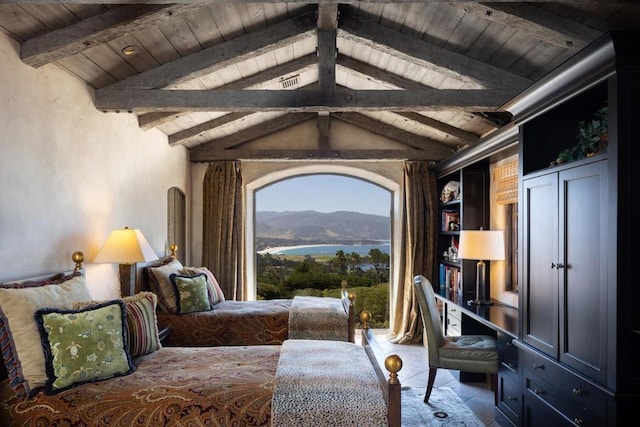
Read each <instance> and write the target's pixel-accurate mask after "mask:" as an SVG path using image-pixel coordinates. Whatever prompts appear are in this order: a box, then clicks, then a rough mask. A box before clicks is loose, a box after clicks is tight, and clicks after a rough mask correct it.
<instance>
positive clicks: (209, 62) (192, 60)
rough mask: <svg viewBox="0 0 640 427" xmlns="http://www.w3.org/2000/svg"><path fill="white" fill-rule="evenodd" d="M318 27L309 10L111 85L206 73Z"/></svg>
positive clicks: (160, 84)
mask: <svg viewBox="0 0 640 427" xmlns="http://www.w3.org/2000/svg"><path fill="white" fill-rule="evenodd" d="M316 31H317V30H316V23H315V20H314V16H313V14H312V13H305V14H302V15H299V16H296V17H295V18H292V19H289V20H286V21H283V22H279V23H277V24H274V25H270V26H268V27H264V28H262V29H260V30H257V31H253V32H251V33H249V34H246V35H243V36H239V37H236V38H234V39H231V40H229V41H228V42H226V43H221V44H219V45H215V46H212V47H210V48H208V49H204V50H202V51H199V52H196V53H194V54H192V55H189V56H186V57H183V58H180V59H177V60H175V61H172V62H169V63H167V64H164V65H161V66H159V67H156V68H153V69H151V70H149V71H145V72H143V73H140V74H137V75H135V76H131V77H128V78H126V79H124V80H121V81H119V82H117V83H114V84H112V85H110V86H108V87H107V88H109V89H116V88H118V89H152V88H164V87H167V86H169V85H171V84H178V83H182V82H186V81H189V80H192V79H196V78H199V77H203V76H205V75H207V74H210V73H213V72H215V71H216V70H220V69H223V68H225V67H229V66H231V65H233V64H238V63H241V62H243V61H245V60H247V59H249V58H255V57H256V56H259V55H261V54H263V53H265V52H269V51H273V50H275V49H278V48H279V47H281V46H283V45H286V44H291V43H295V42H296V41H298V40H304V39H307V38H309V37H314V36H315V34H316Z"/></svg>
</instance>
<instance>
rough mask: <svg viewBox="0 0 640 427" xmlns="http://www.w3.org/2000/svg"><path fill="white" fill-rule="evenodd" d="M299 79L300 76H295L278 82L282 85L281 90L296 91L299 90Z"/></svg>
mask: <svg viewBox="0 0 640 427" xmlns="http://www.w3.org/2000/svg"><path fill="white" fill-rule="evenodd" d="M299 79H300V74H296V75H295V76H291V77H287V78H286V79H282V80H280V84H281V85H282V89H292V88H295V89H298V88H299V83H300V82H299Z"/></svg>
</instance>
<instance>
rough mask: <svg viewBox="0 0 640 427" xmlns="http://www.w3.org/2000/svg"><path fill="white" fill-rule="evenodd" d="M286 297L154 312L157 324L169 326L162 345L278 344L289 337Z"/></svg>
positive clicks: (288, 304) (287, 301)
mask: <svg viewBox="0 0 640 427" xmlns="http://www.w3.org/2000/svg"><path fill="white" fill-rule="evenodd" d="M291 301H292V300H290V299H275V300H261V301H230V300H228V301H222V302H219V303H218V304H216V305H215V306H214V308H213V309H212V310H209V311H204V312H199V313H189V314H168V313H165V312H162V311H159V312H158V324H159V325H160V327H163V326H165V325H170V332H169V336H168V337H167V339H166V341H165V342H164V345H166V346H181V347H209V346H229V345H271V344H282V342H283V341H284V340H285V339H287V338H288V336H289V311H290V309H291Z"/></svg>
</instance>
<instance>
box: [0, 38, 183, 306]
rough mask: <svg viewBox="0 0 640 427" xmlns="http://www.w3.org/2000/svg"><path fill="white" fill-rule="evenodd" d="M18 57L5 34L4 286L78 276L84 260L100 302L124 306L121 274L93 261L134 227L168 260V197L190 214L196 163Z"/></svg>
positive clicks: (1, 42)
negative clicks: (113, 236) (175, 195)
mask: <svg viewBox="0 0 640 427" xmlns="http://www.w3.org/2000/svg"><path fill="white" fill-rule="evenodd" d="M18 50H19V47H18V44H17V43H15V42H14V41H13V40H11V39H9V38H7V37H6V36H5V35H3V34H1V33H0V58H2V63H0V82H2V83H0V150H1V151H0V201H1V206H0V265H2V266H3V267H2V268H1V269H0V282H1V281H8V280H12V279H18V278H23V277H31V276H34V275H41V274H47V273H50V272H55V271H61V270H69V269H71V268H72V267H73V264H72V262H71V254H72V253H73V252H74V251H76V250H81V251H83V252H84V253H85V257H86V261H85V269H86V271H87V282H88V284H89V287H90V288H91V291H92V294H93V296H94V297H96V298H106V297H115V296H117V295H118V294H119V284H118V279H117V266H115V265H111V264H106V265H99V264H92V263H90V262H89V261H91V260H92V259H93V257H94V256H95V255H96V253H97V251H98V250H99V249H100V247H101V245H102V243H103V242H104V240H105V239H106V238H107V236H108V234H109V232H110V231H111V230H112V229H113V228H122V227H124V226H129V227H131V228H139V229H140V230H141V231H142V232H143V233H144V235H145V236H146V238H147V240H148V241H149V243H150V244H151V246H152V247H153V249H154V251H155V252H156V253H157V254H158V255H164V254H165V253H166V245H167V242H166V238H167V237H166V236H167V190H168V188H169V187H171V186H177V187H179V188H181V189H182V190H183V191H184V192H185V194H187V205H189V204H190V187H189V185H190V174H189V161H188V154H187V152H186V150H185V149H184V148H170V147H169V146H168V144H167V138H166V136H165V135H164V134H163V133H161V132H159V131H155V130H153V131H143V130H141V129H140V128H139V127H138V125H137V120H136V118H135V117H134V116H133V115H128V114H116V113H108V114H105V113H102V112H99V111H97V110H96V109H95V108H94V106H93V99H92V96H93V90H92V89H91V88H89V87H87V86H86V85H85V84H84V83H83V82H81V81H80V80H79V79H76V78H74V77H72V76H71V75H70V74H68V73H67V72H65V71H63V70H61V69H59V68H58V67H56V66H54V65H46V66H44V67H41V68H39V69H34V68H32V67H29V66H27V65H25V64H23V63H22V62H21V61H20V59H19V53H18Z"/></svg>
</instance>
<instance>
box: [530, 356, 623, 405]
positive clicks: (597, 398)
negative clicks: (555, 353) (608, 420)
mask: <svg viewBox="0 0 640 427" xmlns="http://www.w3.org/2000/svg"><path fill="white" fill-rule="evenodd" d="M522 355H523V361H522V367H523V368H524V370H525V371H529V372H530V373H531V374H533V375H534V376H535V377H538V378H539V379H541V380H543V381H545V382H547V383H548V384H550V385H552V386H553V387H555V388H556V389H558V390H559V391H560V393H562V394H563V395H564V396H565V400H566V399H567V398H568V399H570V400H572V401H573V402H575V403H576V404H578V405H580V406H581V407H585V408H589V409H590V410H592V411H593V412H595V413H597V414H602V415H603V416H604V414H606V411H607V401H608V400H609V399H610V396H609V395H608V394H607V393H606V392H605V391H603V390H602V389H600V388H598V387H597V386H595V385H593V384H591V383H589V382H588V381H586V380H584V379H582V378H580V377H578V376H577V375H576V374H574V373H572V372H571V371H569V370H567V369H566V368H563V367H562V366H560V365H559V364H557V362H554V361H552V360H551V359H549V358H547V357H545V356H543V355H542V354H538V353H535V352H533V351H522Z"/></svg>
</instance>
